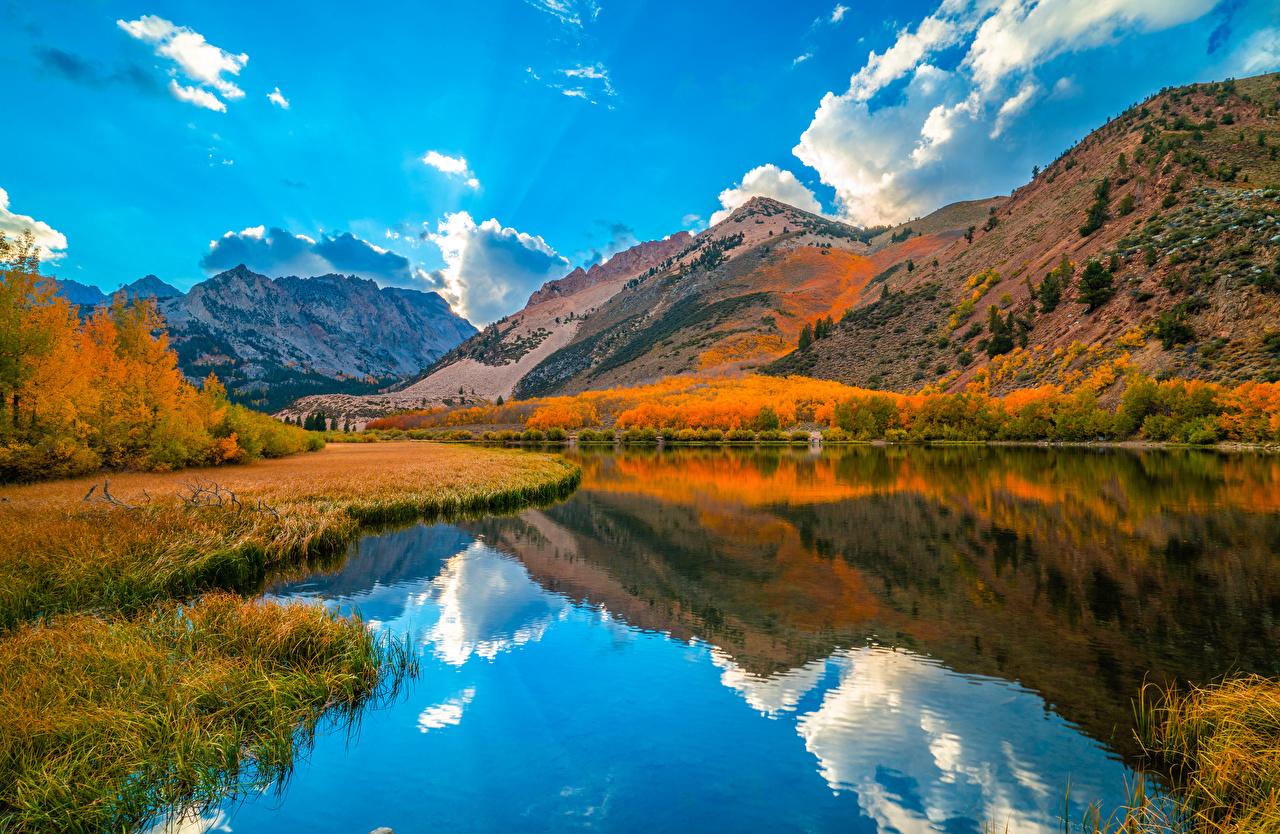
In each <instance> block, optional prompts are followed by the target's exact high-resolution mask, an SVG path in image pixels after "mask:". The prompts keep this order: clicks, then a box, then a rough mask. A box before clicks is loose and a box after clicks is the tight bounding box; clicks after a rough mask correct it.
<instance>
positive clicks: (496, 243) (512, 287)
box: [424, 211, 569, 325]
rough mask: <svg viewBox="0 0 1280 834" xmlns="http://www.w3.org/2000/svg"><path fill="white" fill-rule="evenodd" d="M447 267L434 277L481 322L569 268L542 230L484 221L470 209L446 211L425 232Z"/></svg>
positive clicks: (451, 299)
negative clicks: (539, 233) (539, 232)
mask: <svg viewBox="0 0 1280 834" xmlns="http://www.w3.org/2000/svg"><path fill="white" fill-rule="evenodd" d="M424 236H425V238H426V239H427V240H430V241H431V242H432V243H434V244H435V245H436V246H438V247H439V248H440V254H441V255H442V256H443V258H444V262H445V266H444V268H443V269H441V270H440V271H438V272H436V273H433V274H432V275H431V276H430V278H431V279H432V280H433V281H435V282H436V283H437V284H438V285H439V288H440V293H441V295H443V296H444V297H445V300H447V301H448V302H449V303H450V304H451V305H452V306H453V308H454V309H455V310H457V311H458V312H459V313H460V314H462V315H464V316H466V317H467V318H468V319H470V320H471V321H472V322H473V323H475V324H477V325H483V324H487V323H488V322H491V321H494V320H495V319H498V318H501V317H502V316H504V315H507V314H508V313H512V312H514V311H515V310H517V309H519V308H520V307H521V305H523V304H524V302H525V300H526V299H527V298H528V297H529V294H530V293H532V292H533V291H534V290H536V289H538V288H539V287H541V286H542V284H543V283H545V282H546V281H549V280H552V279H555V278H560V277H561V276H563V275H564V274H565V273H566V272H568V271H569V261H568V260H567V259H565V258H564V257H563V256H561V255H560V254H559V253H558V252H556V250H555V249H553V248H552V247H551V246H550V245H549V244H548V243H547V242H546V241H545V240H543V239H542V238H541V237H539V236H537V235H531V234H527V233H525V232H521V231H517V230H516V229H513V228H511V227H509V226H503V225H502V224H501V223H499V222H498V220H497V219H496V218H490V219H488V220H485V221H484V222H482V223H476V222H475V220H474V219H473V218H472V217H471V215H470V214H468V213H467V212H465V211H458V212H453V213H451V214H446V215H445V216H444V218H443V219H441V220H440V221H438V222H437V223H436V227H435V229H434V230H431V229H430V228H428V229H427V230H426V231H425V234H424Z"/></svg>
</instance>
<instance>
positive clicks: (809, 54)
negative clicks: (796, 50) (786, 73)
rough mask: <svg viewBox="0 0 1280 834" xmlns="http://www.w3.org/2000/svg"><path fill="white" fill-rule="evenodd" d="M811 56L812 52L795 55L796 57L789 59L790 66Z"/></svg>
mask: <svg viewBox="0 0 1280 834" xmlns="http://www.w3.org/2000/svg"><path fill="white" fill-rule="evenodd" d="M812 57H813V53H812V52H806V53H804V54H803V55H797V56H796V57H794V58H792V59H791V66H793V67H794V66H796V65H797V64H803V63H804V62H805V61H807V60H809V59H810V58H812Z"/></svg>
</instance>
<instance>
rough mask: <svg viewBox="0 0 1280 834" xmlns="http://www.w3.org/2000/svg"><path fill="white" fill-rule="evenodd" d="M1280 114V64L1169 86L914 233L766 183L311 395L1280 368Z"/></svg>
mask: <svg viewBox="0 0 1280 834" xmlns="http://www.w3.org/2000/svg"><path fill="white" fill-rule="evenodd" d="M1277 114H1280V74H1273V75H1266V76H1258V77H1255V78H1249V79H1241V80H1231V81H1225V82H1218V83H1207V84H1196V85H1191V86H1188V87H1182V88H1176V89H1167V90H1164V91H1161V92H1160V93H1158V94H1156V95H1154V96H1152V97H1151V98H1149V99H1148V100H1146V101H1144V102H1142V103H1140V104H1136V105H1134V106H1133V107H1131V108H1129V109H1128V110H1126V111H1125V112H1124V113H1122V114H1121V115H1120V116H1118V117H1116V118H1113V119H1111V120H1109V121H1108V122H1107V124H1106V125H1104V126H1103V127H1101V128H1099V129H1098V130H1096V131H1094V132H1093V133H1091V134H1089V135H1088V136H1087V137H1086V138H1085V139H1083V140H1082V141H1081V142H1079V143H1078V144H1077V145H1075V146H1074V147H1072V148H1070V149H1069V150H1067V151H1066V152H1065V153H1063V154H1062V155H1061V156H1060V157H1059V158H1058V159H1056V160H1054V161H1053V163H1051V164H1050V165H1048V166H1047V167H1046V168H1045V169H1044V170H1042V171H1041V170H1037V171H1036V172H1035V175H1034V176H1033V178H1032V180H1031V182H1029V183H1028V184H1027V185H1025V186H1023V187H1021V188H1019V189H1017V190H1015V191H1014V192H1013V194H1011V195H1009V196H1007V197H1006V196H998V197H991V198H987V199H982V200H973V201H967V202H962V203H955V204H953V205H949V206H945V207H943V208H941V209H939V210H937V211H935V212H933V213H932V214H929V215H928V216H925V217H921V218H914V219H912V220H910V221H907V222H904V223H901V224H898V225H896V226H894V227H891V228H875V229H859V228H856V227H853V226H849V225H846V224H844V223H841V222H838V221H835V220H832V219H830V218H827V217H823V216H819V215H815V214H811V213H808V212H805V211H801V210H800V209H797V208H794V207H792V206H788V205H786V204H784V203H780V202H778V201H777V200H773V199H769V198H765V197H755V198H753V199H751V200H750V201H748V202H747V203H745V204H744V205H742V206H739V207H738V208H737V209H735V210H734V211H733V212H732V213H731V214H730V215H729V216H728V217H727V218H725V219H723V220H722V221H721V222H719V223H717V224H716V225H714V226H712V227H711V228H709V229H707V230H705V231H703V232H701V233H700V234H698V235H696V236H694V237H689V236H688V235H683V234H682V235H677V236H673V237H671V238H668V239H667V240H665V241H658V242H655V243H651V244H641V246H640V247H637V249H635V250H632V251H631V252H629V253H624V254H625V255H626V258H625V259H623V256H621V255H620V256H615V258H614V260H612V261H610V262H607V263H606V264H605V265H603V266H601V267H598V268H593V269H592V270H585V271H582V270H575V272H573V273H571V274H570V275H567V276H565V278H563V279H561V280H560V281H557V282H552V283H550V284H548V285H547V286H545V287H544V288H542V289H541V290H539V291H538V292H537V293H534V295H533V296H532V297H531V298H530V303H529V305H528V306H527V307H526V308H525V309H524V310H522V311H521V312H520V313H517V314H515V315H513V316H511V317H509V318H508V319H504V320H503V321H501V322H498V323H497V324H495V325H492V326H490V327H489V328H486V329H485V330H484V331H483V332H482V333H480V334H478V335H477V336H475V337H474V338H473V339H471V340H469V341H468V342H466V343H465V344H463V345H461V346H459V347H458V348H457V349H456V350H454V351H452V352H451V353H449V354H447V355H446V356H444V357H442V358H441V359H440V360H439V361H438V362H437V363H436V364H435V365H433V366H431V367H429V368H428V369H427V370H426V372H425V373H423V374H422V375H421V376H420V377H419V378H417V379H416V380H414V381H413V382H411V383H410V384H407V385H405V386H403V387H402V388H400V389H399V390H397V391H394V392H391V393H388V394H386V395H385V396H383V397H378V398H363V399H358V400H347V401H338V400H333V399H329V400H324V401H312V402H310V403H305V404H300V405H301V406H303V408H302V410H306V408H309V407H314V406H316V405H317V404H320V405H323V406H324V407H325V408H326V409H327V410H330V411H336V412H338V413H344V412H346V411H348V410H349V409H353V408H354V409H356V410H357V411H359V413H360V414H361V415H363V416H365V417H367V416H373V415H375V414H377V413H386V412H387V411H389V410H393V409H403V408H412V407H419V406H428V405H438V404H440V403H441V402H444V403H445V404H446V405H448V404H459V403H472V402H480V401H485V400H492V399H496V398H497V397H498V396H501V397H503V398H505V399H512V398H518V399H523V398H529V397H536V396H546V395H555V394H572V393H576V392H579V391H583V390H587V389H604V388H610V387H616V386H626V385H635V384H642V383H647V382H652V381H656V380H658V379H661V378H663V377H665V376H668V375H672V374H685V373H700V374H724V373H735V372H741V371H754V372H760V373H771V374H800V375H807V376H814V377H818V378H825V379H834V380H838V381H841V382H846V383H850V384H854V385H858V386H863V387H869V388H882V389H891V390H896V391H913V390H919V389H921V388H924V387H926V386H932V387H935V388H939V389H943V390H952V391H956V390H963V389H964V388H965V387H966V386H967V385H969V384H971V383H974V382H982V383H984V384H987V385H989V388H990V390H991V391H992V392H993V393H997V394H1000V393H1005V392H1008V391H1010V390H1013V389H1017V388H1027V387H1034V386H1037V385H1042V384H1048V383H1056V384H1061V385H1064V386H1067V387H1074V386H1075V385H1078V384H1080V383H1081V382H1083V381H1085V380H1090V381H1092V382H1094V383H1097V385H1096V386H1095V387H1096V388H1097V389H1098V390H1102V391H1105V390H1106V389H1107V388H1108V387H1109V384H1110V381H1111V380H1114V379H1115V378H1117V377H1118V375H1119V374H1120V373H1122V372H1123V371H1124V369H1126V368H1128V367H1136V368H1138V369H1141V370H1143V371H1145V372H1147V373H1150V374H1152V375H1156V376H1159V375H1177V376H1183V377H1192V378H1201V379H1209V380H1220V381H1225V382H1232V381H1242V380H1248V379H1278V378H1280V293H1278V292H1277V288H1280V259H1278V257H1277V255H1278V253H1280V161H1278V160H1277V156H1278V155H1280V122H1278V121H1277ZM1064 258H1065V261H1064ZM614 261H618V264H617V265H614ZM593 273H594V274H593ZM1055 288H1056V289H1055ZM815 337H816V338H815ZM802 342H803V343H804V344H805V347H804V348H800V345H801V343H802ZM455 398H456V399H455Z"/></svg>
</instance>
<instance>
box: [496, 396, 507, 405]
mask: <svg viewBox="0 0 1280 834" xmlns="http://www.w3.org/2000/svg"><path fill="white" fill-rule="evenodd" d="M504 402H506V401H505V400H503V399H502V395H501V394H499V395H498V405H502V404H503V403H504Z"/></svg>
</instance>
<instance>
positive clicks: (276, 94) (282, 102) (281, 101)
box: [267, 87, 289, 110]
mask: <svg viewBox="0 0 1280 834" xmlns="http://www.w3.org/2000/svg"><path fill="white" fill-rule="evenodd" d="M267 101H269V102H271V103H272V104H274V105H275V106H276V107H279V108H280V109H281V110H288V109H289V99H287V98H285V97H284V93H282V92H280V88H279V87H276V88H275V89H274V90H272V91H271V92H269V93H267Z"/></svg>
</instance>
